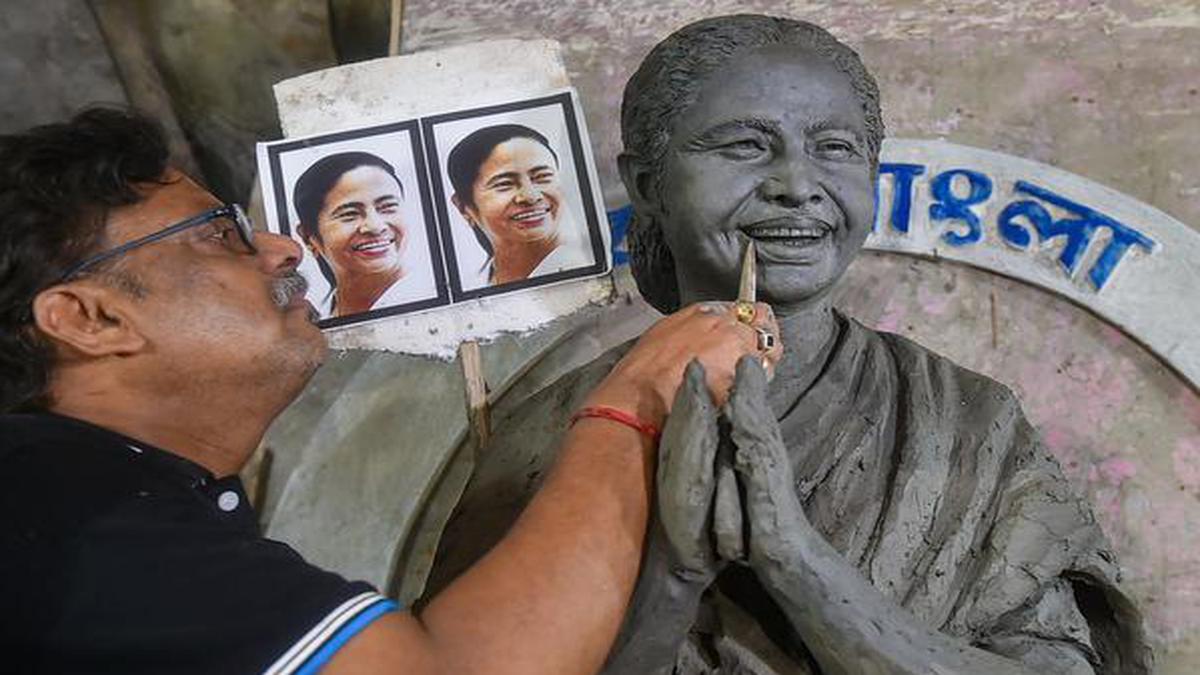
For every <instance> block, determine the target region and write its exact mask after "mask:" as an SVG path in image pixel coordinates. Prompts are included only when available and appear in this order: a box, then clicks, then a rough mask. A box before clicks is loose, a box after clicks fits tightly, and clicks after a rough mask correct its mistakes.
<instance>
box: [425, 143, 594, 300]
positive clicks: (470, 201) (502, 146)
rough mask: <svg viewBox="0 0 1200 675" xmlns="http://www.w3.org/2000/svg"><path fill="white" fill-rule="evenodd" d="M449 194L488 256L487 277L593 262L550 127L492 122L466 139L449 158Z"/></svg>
mask: <svg viewBox="0 0 1200 675" xmlns="http://www.w3.org/2000/svg"><path fill="white" fill-rule="evenodd" d="M446 165H447V173H448V174H449V178H450V184H451V186H452V187H453V189H454V194H453V195H452V196H451V198H450V200H451V202H453V204H454V206H455V208H457V209H458V211H459V213H461V214H462V216H463V218H464V219H466V221H467V223H468V224H469V225H470V226H471V229H472V231H473V233H474V234H475V238H476V239H477V240H478V241H479V245H480V246H482V247H483V249H484V251H485V252H486V253H487V256H488V261H487V263H486V264H485V265H484V268H483V269H482V270H480V276H481V277H485V278H483V279H481V281H480V285H491V286H498V285H501V284H507V283H510V282H514V281H520V280H522V279H528V278H530V277H537V276H541V275H544V274H550V273H553V272H557V271H562V270H566V269H572V268H576V267H581V266H584V265H589V264H591V263H592V260H591V259H578V260H576V258H580V257H581V255H580V250H579V246H578V245H576V243H575V239H576V238H577V237H578V230H577V228H576V227H575V225H574V223H573V222H572V217H571V209H570V208H569V206H568V205H567V204H565V203H564V191H563V186H562V183H561V181H560V173H559V157H558V154H557V153H556V152H555V151H554V149H553V148H551V147H550V142H549V141H548V140H547V139H546V137H545V136H544V135H542V134H541V133H539V132H538V131H535V130H534V129H531V128H529V127H526V126H522V125H519V124H501V125H496V126H489V127H484V128H482V129H479V130H477V131H474V132H472V133H471V134H470V135H468V136H467V137H466V138H464V139H463V140H461V141H459V143H458V144H457V145H455V146H454V149H452V150H451V151H450V154H449V156H448V157H447V160H446Z"/></svg>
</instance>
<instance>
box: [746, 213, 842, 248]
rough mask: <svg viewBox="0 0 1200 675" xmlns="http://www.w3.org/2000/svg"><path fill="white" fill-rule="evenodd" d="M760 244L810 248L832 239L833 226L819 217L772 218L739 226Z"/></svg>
mask: <svg viewBox="0 0 1200 675" xmlns="http://www.w3.org/2000/svg"><path fill="white" fill-rule="evenodd" d="M738 229H739V231H740V232H741V233H742V234H744V235H745V236H746V237H748V238H749V239H752V240H754V242H755V244H757V245H759V246H763V245H766V246H769V247H790V248H810V247H813V246H817V245H820V244H822V243H824V242H825V241H827V240H828V239H830V237H831V236H832V234H833V230H834V228H833V226H832V225H830V224H829V223H827V222H825V221H824V220H821V219H819V218H809V217H799V218H792V217H786V218H771V219H769V220H761V221H758V222H755V223H751V224H749V225H743V226H742V227H740V228H738Z"/></svg>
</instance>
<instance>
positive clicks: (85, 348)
mask: <svg viewBox="0 0 1200 675" xmlns="http://www.w3.org/2000/svg"><path fill="white" fill-rule="evenodd" d="M133 302H136V300H135V299H133V298H132V297H130V296H129V295H128V294H127V293H125V292H124V291H121V290H118V289H116V288H110V287H106V286H103V285H99V284H92V283H66V284H60V285H58V286H52V287H50V288H48V289H46V290H44V291H42V292H41V293H39V294H38V295H37V297H35V298H34V299H33V320H34V323H35V324H36V325H37V327H38V330H40V331H42V333H43V334H45V335H46V336H47V337H49V338H50V339H51V340H53V341H55V342H57V343H59V344H60V345H62V346H63V347H65V348H66V349H68V350H71V351H74V352H76V353H78V354H82V355H84V356H90V357H100V356H121V355H127V354H133V353H136V352H138V351H141V350H142V349H144V348H145V347H146V338H145V336H143V335H142V334H141V332H140V331H138V330H137V327H136V325H135V322H134V321H132V317H131V316H130V314H129V305H130V304H131V303H133Z"/></svg>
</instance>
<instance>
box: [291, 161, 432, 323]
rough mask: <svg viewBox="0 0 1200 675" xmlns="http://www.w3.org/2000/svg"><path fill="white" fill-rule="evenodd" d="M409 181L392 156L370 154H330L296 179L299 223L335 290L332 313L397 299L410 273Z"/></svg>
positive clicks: (346, 312) (294, 197) (351, 311)
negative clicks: (406, 205) (402, 177)
mask: <svg viewBox="0 0 1200 675" xmlns="http://www.w3.org/2000/svg"><path fill="white" fill-rule="evenodd" d="M403 201H404V186H403V185H402V184H401V182H400V179H399V178H398V177H397V176H396V170H395V169H394V168H393V167H392V165H391V164H389V163H388V162H387V161H385V160H383V159H381V158H379V157H377V156H375V155H372V154H370V153H367V152H343V153H339V154H336V155H329V156H328V157H324V158H322V159H320V160H318V161H317V162H315V163H314V164H313V165H312V166H310V167H309V168H308V169H306V170H305V171H304V173H303V174H302V175H301V176H300V178H299V179H298V180H297V181H296V186H295V189H294V190H293V193H292V203H293V204H294V205H295V207H296V215H297V216H298V217H299V220H300V223H299V227H298V228H297V229H298V230H299V232H300V236H301V238H302V239H303V240H304V243H305V245H306V246H307V247H308V249H309V250H310V251H311V252H312V254H313V255H314V256H315V257H316V259H317V264H318V265H319V266H320V268H321V272H322V273H323V274H324V275H325V278H326V279H328V280H329V283H330V286H331V289H330V297H329V306H328V308H327V309H328V311H327V312H323V314H326V315H328V316H346V315H349V314H356V313H359V312H365V311H368V310H370V309H373V308H375V307H380V306H384V305H388V304H392V302H391V301H390V296H391V295H392V294H391V293H389V289H392V288H393V287H394V286H396V285H397V284H398V282H400V281H401V280H402V279H404V277H405V275H406V274H407V271H408V270H407V269H406V266H405V259H404V252H405V249H406V248H407V246H408V239H409V226H408V224H407V223H405V222H404V217H403V209H402V203H403Z"/></svg>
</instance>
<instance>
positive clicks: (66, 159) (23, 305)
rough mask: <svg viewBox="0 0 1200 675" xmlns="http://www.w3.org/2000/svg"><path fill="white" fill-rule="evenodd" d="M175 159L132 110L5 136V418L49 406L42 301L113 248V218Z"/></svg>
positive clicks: (1, 323) (0, 197)
mask: <svg viewBox="0 0 1200 675" xmlns="http://www.w3.org/2000/svg"><path fill="white" fill-rule="evenodd" d="M168 157H169V152H168V150H167V143H166V138H165V136H164V134H163V131H162V128H161V127H160V126H159V125H158V123H157V122H155V121H154V120H152V119H150V118H148V117H146V116H144V115H142V114H140V113H137V112H135V111H132V110H125V109H117V108H91V109H88V110H85V111H83V112H81V113H79V114H78V115H76V116H75V117H74V118H72V119H71V121H69V122H66V123H59V124H48V125H45V126H39V127H34V128H33V129H30V130H29V131H26V132H25V133H21V134H12V135H3V136H0V412H15V411H23V410H38V409H44V408H45V407H47V406H48V405H49V403H50V401H49V398H48V394H47V391H46V388H47V385H48V383H49V379H50V374H51V372H52V370H53V368H54V358H55V355H54V347H53V345H52V344H51V342H50V341H49V340H48V339H47V338H46V337H45V336H44V335H43V334H42V333H41V331H39V330H38V329H37V326H36V325H35V324H34V320H33V300H34V297H35V296H37V294H38V293H39V292H41V291H42V290H44V289H46V288H48V287H49V286H51V285H53V284H54V283H55V282H57V281H58V280H59V279H60V277H61V276H62V274H63V273H64V272H65V271H66V270H68V269H70V268H71V267H72V266H74V265H75V264H77V263H79V262H80V261H82V260H83V259H85V258H86V257H87V256H88V255H90V254H91V253H93V252H95V251H97V250H98V249H99V248H100V247H101V246H102V245H103V244H104V242H105V239H106V237H105V220H106V218H107V214H108V211H109V210H110V209H112V208H115V207H119V206H127V205H130V204H135V203H137V202H138V201H139V200H140V199H141V196H140V195H139V193H138V190H137V187H136V186H137V184H139V183H151V182H158V181H159V180H160V179H161V178H162V176H163V174H164V173H165V172H166V170H167V162H168ZM103 269H104V268H101V270H103ZM100 276H101V277H102V278H103V277H104V276H106V275H103V274H102V275H100ZM114 276H115V277H120V276H121V275H120V274H119V273H118V274H115V275H114ZM113 280H115V281H118V282H121V281H124V282H125V283H121V284H120V285H121V286H123V287H126V288H128V287H130V281H131V280H129V279H127V278H123V277H122V278H115V279H113Z"/></svg>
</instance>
